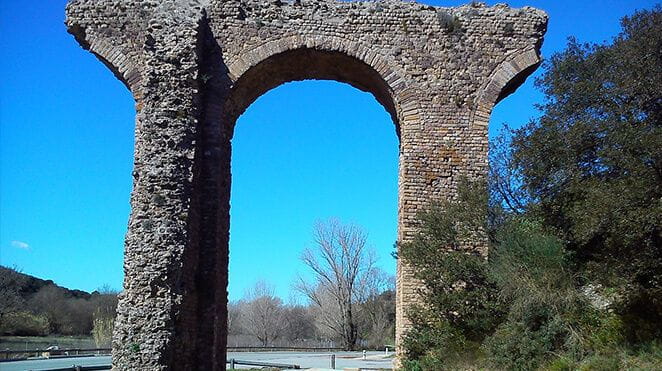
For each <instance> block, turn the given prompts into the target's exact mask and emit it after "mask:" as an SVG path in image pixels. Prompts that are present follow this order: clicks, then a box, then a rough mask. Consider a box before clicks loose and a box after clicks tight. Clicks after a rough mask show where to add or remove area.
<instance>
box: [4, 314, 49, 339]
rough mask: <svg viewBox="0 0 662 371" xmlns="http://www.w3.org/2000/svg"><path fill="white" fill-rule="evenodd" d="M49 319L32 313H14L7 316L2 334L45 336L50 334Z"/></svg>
mask: <svg viewBox="0 0 662 371" xmlns="http://www.w3.org/2000/svg"><path fill="white" fill-rule="evenodd" d="M49 327H50V326H49V323H48V319H47V318H46V317H45V316H43V315H37V314H32V313H30V312H25V311H21V312H14V313H9V314H6V315H5V318H3V320H2V328H0V333H3V334H6V335H19V336H44V335H48V333H49Z"/></svg>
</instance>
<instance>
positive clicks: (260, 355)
mask: <svg viewBox="0 0 662 371" xmlns="http://www.w3.org/2000/svg"><path fill="white" fill-rule="evenodd" d="M331 354H332V353H330V352H320V353H310V352H230V353H228V359H230V358H234V359H238V360H246V361H258V362H270V363H284V364H295V365H300V366H301V367H302V368H315V369H330V367H331ZM335 355H336V369H337V370H342V369H343V368H362V369H380V368H386V369H389V368H393V359H392V358H385V357H384V352H367V353H366V360H363V356H362V353H361V352H337V353H335ZM104 364H110V356H99V357H79V358H61V359H43V360H27V361H17V362H1V363H0V371H25V370H35V371H36V370H46V369H52V368H64V367H71V366H73V365H77V366H98V365H104ZM241 367H244V366H241ZM237 368H240V366H237ZM245 368H248V367H245Z"/></svg>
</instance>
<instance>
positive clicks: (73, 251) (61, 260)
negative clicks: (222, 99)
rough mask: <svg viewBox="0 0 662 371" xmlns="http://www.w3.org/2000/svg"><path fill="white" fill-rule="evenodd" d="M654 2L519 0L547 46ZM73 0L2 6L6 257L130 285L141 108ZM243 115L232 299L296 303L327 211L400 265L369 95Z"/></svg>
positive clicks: (0, 251) (85, 279)
mask: <svg viewBox="0 0 662 371" xmlns="http://www.w3.org/2000/svg"><path fill="white" fill-rule="evenodd" d="M496 2H497V1H489V2H488V4H490V5H493V4H494V3H496ZM426 3H429V4H431V5H440V6H455V5H459V4H463V3H465V2H464V1H428V2H426ZM655 3H656V1H644V0H628V1H615V0H608V1H593V0H591V1H588V0H587V1H579V2H570V1H558V0H553V1H535V0H530V1H511V2H509V4H510V5H511V6H514V7H521V6H525V5H531V6H535V7H538V8H542V9H544V10H546V11H547V12H548V14H549V15H550V17H551V19H550V24H549V31H548V33H547V37H546V40H545V44H544V46H543V54H544V55H545V56H549V55H551V54H552V53H554V52H555V51H559V50H561V49H563V47H564V45H565V41H566V39H567V37H568V36H570V35H574V36H576V37H577V38H578V39H579V40H580V41H594V42H602V41H605V40H610V39H611V38H612V37H613V36H614V35H616V33H617V32H618V30H619V23H618V22H619V19H620V18H621V17H622V16H623V15H626V14H631V13H632V12H633V11H634V10H635V9H642V8H650V7H652V6H653V5H654V4H655ZM64 5H65V1H64V0H40V1H32V2H26V1H19V0H3V1H1V2H0V50H2V53H3V58H0V74H1V80H0V81H2V83H1V84H0V264H2V265H6V266H15V267H17V268H19V269H21V270H22V271H23V272H25V273H29V274H32V275H35V276H38V277H42V278H46V279H52V280H54V281H55V282H56V283H58V284H60V285H63V286H67V287H71V288H78V289H83V290H88V291H91V290H94V289H96V288H98V287H100V286H102V285H105V284H108V285H110V286H111V287H114V288H117V289H119V288H121V285H122V254H123V240H124V234H125V233H126V224H127V220H128V214H129V193H130V191H131V169H132V152H133V126H134V115H135V112H134V108H133V102H132V98H131V96H130V94H129V92H128V91H127V90H126V89H125V87H124V86H123V85H122V84H121V83H120V82H119V81H117V80H116V79H115V78H114V77H113V75H112V73H110V72H109V71H108V70H107V69H106V68H105V67H104V66H103V65H102V64H101V63H100V62H99V61H97V60H96V59H95V58H94V57H93V56H92V55H91V54H89V53H88V52H86V51H84V50H82V49H81V48H80V47H79V46H78V44H77V43H76V42H75V41H74V39H73V37H71V36H70V35H68V34H67V33H66V31H65V28H64V25H63V19H64ZM538 73H540V70H539V71H538ZM541 99H542V96H541V94H540V93H538V92H537V91H536V90H535V88H534V87H533V79H531V78H530V79H529V80H528V81H527V82H526V84H525V85H524V86H522V87H521V88H520V89H519V90H518V91H517V92H516V93H515V94H514V95H512V96H510V97H509V98H508V99H506V100H504V101H503V102H501V103H500V104H499V105H498V106H497V107H496V109H495V111H494V113H493V116H492V120H491V124H490V134H491V135H494V134H495V133H496V132H498V129H499V127H500V126H501V124H502V123H504V122H507V123H508V124H509V125H511V126H514V127H517V126H520V125H522V124H524V123H525V122H527V121H528V120H529V119H530V118H532V117H535V116H536V115H537V112H536V111H535V109H534V108H533V107H534V104H535V103H537V102H540V101H541ZM237 125H238V126H237V129H236V133H235V137H234V139H233V158H232V172H233V179H232V181H233V188H232V198H231V206H232V209H231V242H230V288H229V292H230V298H231V299H238V298H240V297H241V296H242V295H243V293H244V290H245V289H246V288H247V287H248V286H250V285H252V284H253V283H254V282H255V281H256V280H258V279H264V280H267V281H269V282H271V283H273V284H274V285H275V287H276V290H277V293H278V294H280V295H281V296H282V297H283V298H285V299H288V297H289V291H290V287H291V283H292V282H293V280H294V278H295V277H296V275H297V273H301V274H305V268H304V267H303V266H302V264H301V263H300V262H299V259H298V257H299V255H300V253H301V250H302V249H303V248H304V247H306V246H308V245H309V244H310V242H311V231H312V226H313V223H314V221H315V220H317V219H326V218H328V217H338V218H340V219H341V220H343V221H345V222H352V223H355V224H359V225H361V226H362V227H363V228H364V229H365V230H366V232H367V233H368V236H369V238H368V240H369V244H370V245H371V246H372V247H373V248H374V249H375V250H376V251H377V253H378V256H379V265H380V266H381V267H382V268H383V269H385V270H386V271H388V272H390V273H395V261H394V260H393V259H392V258H391V257H390V255H389V254H390V252H391V251H392V247H393V243H394V241H395V238H396V224H397V223H396V221H397V220H396V219H397V217H396V215H397V138H396V135H395V129H394V126H393V123H392V122H391V120H390V117H389V116H388V115H387V114H386V112H385V111H384V109H383V108H382V107H381V106H380V105H379V104H378V103H377V102H376V101H375V99H374V98H373V97H372V96H371V95H370V94H367V93H363V92H360V91H358V90H356V89H354V88H352V87H350V86H348V85H343V84H339V83H335V82H329V81H306V82H298V83H289V84H285V85H283V86H280V87H278V88H276V89H274V90H271V91H269V92H267V93H266V94H265V95H263V96H262V97H260V98H259V99H258V100H257V101H256V102H255V103H254V104H253V105H252V106H251V107H250V108H249V109H248V110H247V112H246V113H245V114H244V115H243V116H242V117H241V118H240V119H239V122H238V124H237Z"/></svg>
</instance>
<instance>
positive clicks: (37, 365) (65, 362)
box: [0, 356, 110, 371]
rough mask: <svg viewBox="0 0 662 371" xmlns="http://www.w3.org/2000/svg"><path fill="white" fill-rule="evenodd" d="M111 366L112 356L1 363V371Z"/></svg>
mask: <svg viewBox="0 0 662 371" xmlns="http://www.w3.org/2000/svg"><path fill="white" fill-rule="evenodd" d="M108 364H110V356H99V357H76V358H55V359H30V360H27V361H16V362H0V371H25V370H48V369H53V368H64V367H71V366H74V365H76V366H101V365H108Z"/></svg>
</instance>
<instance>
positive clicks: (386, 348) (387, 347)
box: [386, 347, 388, 357]
mask: <svg viewBox="0 0 662 371" xmlns="http://www.w3.org/2000/svg"><path fill="white" fill-rule="evenodd" d="M386 356H387V357H388V347H386Z"/></svg>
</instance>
